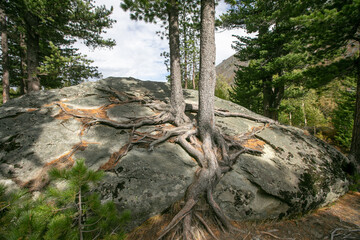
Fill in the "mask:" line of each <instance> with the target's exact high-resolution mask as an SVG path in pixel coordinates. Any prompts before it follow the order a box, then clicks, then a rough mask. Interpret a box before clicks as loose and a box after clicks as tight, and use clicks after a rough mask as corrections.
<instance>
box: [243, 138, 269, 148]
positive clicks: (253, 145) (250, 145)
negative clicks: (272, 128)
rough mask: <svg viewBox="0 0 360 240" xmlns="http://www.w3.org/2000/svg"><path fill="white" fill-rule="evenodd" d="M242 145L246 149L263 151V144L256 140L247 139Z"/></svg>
mask: <svg viewBox="0 0 360 240" xmlns="http://www.w3.org/2000/svg"><path fill="white" fill-rule="evenodd" d="M242 145H243V146H244V147H246V148H250V149H252V150H256V151H262V150H263V149H264V145H265V142H264V141H261V140H259V139H257V138H250V139H247V140H246V141H245V142H244V143H242Z"/></svg>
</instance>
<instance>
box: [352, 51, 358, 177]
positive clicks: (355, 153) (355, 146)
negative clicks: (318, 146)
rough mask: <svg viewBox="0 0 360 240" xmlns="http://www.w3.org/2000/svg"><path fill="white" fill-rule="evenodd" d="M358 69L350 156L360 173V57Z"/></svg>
mask: <svg viewBox="0 0 360 240" xmlns="http://www.w3.org/2000/svg"><path fill="white" fill-rule="evenodd" d="M359 54H360V50H359ZM355 64H356V68H357V85H356V103H355V116H354V127H353V132H352V139H351V147H350V155H351V156H352V157H353V158H354V160H355V161H356V163H357V165H358V169H357V171H358V172H360V56H358V57H357V59H356V62H355Z"/></svg>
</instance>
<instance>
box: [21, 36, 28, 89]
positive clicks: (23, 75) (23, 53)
mask: <svg viewBox="0 0 360 240" xmlns="http://www.w3.org/2000/svg"><path fill="white" fill-rule="evenodd" d="M19 38H20V61H21V64H20V73H21V81H20V94H21V95H24V94H25V93H27V88H26V78H27V70H26V43H25V34H24V33H20V36H19Z"/></svg>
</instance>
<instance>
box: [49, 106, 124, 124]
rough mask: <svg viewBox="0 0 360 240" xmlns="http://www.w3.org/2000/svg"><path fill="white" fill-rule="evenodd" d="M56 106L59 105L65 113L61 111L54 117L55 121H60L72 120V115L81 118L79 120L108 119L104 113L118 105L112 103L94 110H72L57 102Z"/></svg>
mask: <svg viewBox="0 0 360 240" xmlns="http://www.w3.org/2000/svg"><path fill="white" fill-rule="evenodd" d="M57 104H59V105H60V106H61V107H62V108H63V109H64V110H65V112H64V111H63V110H60V112H59V113H58V114H57V115H56V116H55V118H56V119H60V120H67V119H69V118H72V117H73V115H75V116H81V118H102V119H109V118H108V116H107V113H106V111H107V110H108V109H110V108H113V107H115V106H117V105H118V104H115V103H113V104H108V105H105V106H101V107H99V108H95V109H73V108H69V107H68V106H67V105H66V104H64V103H62V102H58V103H57Z"/></svg>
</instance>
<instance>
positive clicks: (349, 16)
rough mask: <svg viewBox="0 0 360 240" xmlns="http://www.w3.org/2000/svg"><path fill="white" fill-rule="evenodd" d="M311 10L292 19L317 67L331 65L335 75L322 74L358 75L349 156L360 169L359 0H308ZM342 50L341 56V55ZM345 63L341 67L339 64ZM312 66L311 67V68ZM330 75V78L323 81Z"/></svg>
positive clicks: (305, 48)
mask: <svg viewBox="0 0 360 240" xmlns="http://www.w3.org/2000/svg"><path fill="white" fill-rule="evenodd" d="M302 4H306V6H307V9H308V11H306V12H305V13H303V14H302V15H300V16H298V17H296V18H295V19H293V22H294V23H295V24H296V25H297V26H299V27H298V28H297V38H298V39H300V41H301V43H302V44H301V46H303V50H304V51H306V52H307V53H308V54H309V56H311V58H310V60H311V62H312V63H317V65H316V67H314V68H315V69H316V70H318V69H319V68H322V67H324V68H325V69H332V70H333V72H331V73H332V76H333V77H330V76H331V75H327V77H326V78H320V79H322V80H323V82H325V83H326V82H328V81H329V80H332V79H334V77H338V76H342V77H343V76H344V75H345V76H351V77H354V78H355V79H356V82H357V90H356V103H355V111H354V112H355V114H354V127H353V130H352V140H351V148H350V155H349V156H350V158H351V159H354V160H355V162H357V164H358V166H359V167H358V171H360V2H359V1H356V0H344V1H342V0H335V1H326V0H320V1H314V2H313V1H309V2H305V3H302ZM339 53H341V55H342V56H341V57H339ZM339 65H340V66H342V67H340V68H338V67H337V66H339ZM310 70H311V68H310ZM324 79H327V81H324Z"/></svg>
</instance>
